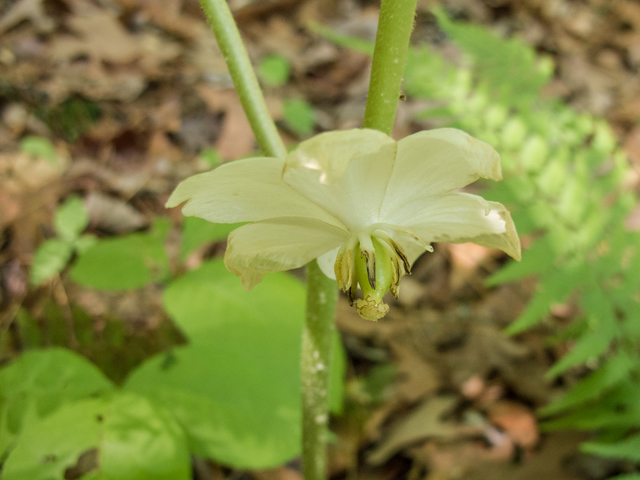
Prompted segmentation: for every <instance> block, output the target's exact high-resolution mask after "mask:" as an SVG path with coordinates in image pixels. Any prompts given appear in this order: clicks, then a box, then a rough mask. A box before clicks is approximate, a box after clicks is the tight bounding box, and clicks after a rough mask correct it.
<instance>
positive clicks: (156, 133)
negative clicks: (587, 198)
mask: <svg viewBox="0 0 640 480" xmlns="http://www.w3.org/2000/svg"><path fill="white" fill-rule="evenodd" d="M435 3H440V4H442V5H443V6H444V7H445V8H446V10H447V12H448V13H449V14H450V15H452V16H453V17H454V18H456V19H460V20H467V21H471V22H475V23H481V24H485V25H489V26H491V28H492V29H493V30H495V31H496V33H498V34H500V35H504V36H518V37H520V38H522V39H523V40H524V41H525V42H526V43H528V44H530V45H531V46H533V47H534V48H535V49H536V50H537V51H538V52H540V53H541V54H544V55H548V56H550V57H551V58H552V59H553V60H554V62H555V63H556V75H555V78H554V80H553V82H552V83H551V84H550V85H549V86H548V87H547V90H546V94H547V95H549V96H553V97H558V98H561V99H563V100H564V101H566V102H567V103H570V104H571V105H573V106H575V108H577V109H579V110H582V111H588V112H590V113H592V114H595V115H599V116H603V117H606V118H607V119H608V120H609V121H610V123H611V125H612V126H613V128H614V130H615V132H616V133H617V135H618V136H619V139H620V142H621V144H622V145H623V146H624V148H625V150H626V152H627V154H628V156H629V159H630V161H631V162H633V163H634V165H635V166H636V171H637V170H638V168H640V77H639V76H638V68H639V67H640V3H638V2H635V1H631V0H611V1H607V0H581V1H580V0H556V1H550V0H549V1H547V0H484V1H482V0H442V1H439V2H430V1H427V0H419V2H418V4H419V9H418V16H417V21H416V28H415V31H414V34H413V42H414V43H416V44H418V43H425V42H427V43H435V44H438V45H439V46H440V48H442V47H443V46H444V47H445V48H446V46H447V41H446V38H445V37H444V35H443V34H442V32H441V31H439V29H438V27H437V24H436V22H435V19H434V17H433V16H432V15H431V13H430V10H429V9H430V8H431V7H432V6H433V4H435ZM230 4H231V6H232V9H233V10H234V13H235V16H236V19H237V22H238V24H239V26H240V29H241V31H242V34H243V37H244V38H245V40H246V44H247V48H248V50H249V53H250V55H251V57H252V58H253V59H254V60H255V61H256V62H258V61H259V60H260V59H263V58H265V57H266V56H268V55H271V54H278V55H280V56H282V57H284V58H285V59H286V60H287V61H288V64H289V66H290V70H291V71H290V77H289V79H288V81H287V82H286V83H285V84H284V85H281V86H277V87H267V89H266V91H265V93H266V96H267V102H268V105H269V108H270V109H271V112H272V114H273V116H274V118H275V119H276V121H277V122H278V125H279V126H280V127H281V131H282V134H283V137H284V139H285V142H286V143H287V144H295V143H297V142H298V141H300V140H301V139H304V138H306V137H307V136H308V135H309V134H308V133H304V132H301V131H300V130H299V129H296V128H295V126H292V125H291V124H290V123H287V122H286V121H285V115H284V113H283V106H284V105H287V102H289V104H290V102H291V100H297V99H304V100H306V101H307V102H309V104H310V105H311V106H312V107H313V110H314V112H315V125H314V126H313V131H315V132H319V131H325V130H333V129H344V128H354V127H358V126H360V124H361V121H362V115H363V112H364V105H365V101H366V93H367V87H368V83H367V82H368V75H369V71H370V59H369V57H368V56H366V55H364V54H362V53H358V52H354V51H352V50H349V49H346V48H342V47H338V46H336V45H334V44H333V43H332V42H330V41H329V40H327V39H325V38H323V37H321V36H320V35H318V34H316V33H313V32H312V30H311V29H310V28H309V26H310V25H311V24H312V23H313V22H319V23H322V24H324V25H327V26H329V27H331V28H333V29H335V30H336V31H338V32H340V33H342V34H345V35H350V36H357V37H359V38H362V39H365V40H370V41H372V40H373V39H374V37H375V32H376V25H377V2H370V1H361V2H359V1H356V0H331V1H329V0H256V1H253V2H252V1H248V0H232V1H231V2H230ZM0 15H1V16H0V205H1V208H0V284H1V293H0V325H7V324H8V323H10V322H11V321H12V318H13V317H12V315H14V314H15V308H17V306H18V305H23V306H25V307H26V308H27V309H28V310H29V311H30V312H31V313H32V314H33V315H34V316H35V317H36V318H46V314H45V313H46V312H45V311H46V308H45V305H46V302H51V301H53V302H54V303H56V304H59V305H62V306H65V305H66V306H68V305H70V304H78V305H81V306H83V307H84V308H85V309H86V310H87V311H88V312H89V313H91V315H92V316H93V318H94V320H95V323H94V325H93V326H92V327H91V328H94V329H95V330H96V332H98V334H102V333H101V332H104V331H105V328H106V327H105V326H108V325H110V324H111V323H112V322H116V323H118V324H119V325H121V326H122V331H123V332H124V337H125V338H124V340H122V341H121V342H120V343H119V344H118V346H117V347H113V346H111V345H106V346H105V347H104V350H105V351H104V352H102V353H101V355H102V356H101V357H100V358H101V359H102V364H103V366H104V365H107V367H105V368H106V370H107V371H108V372H109V373H110V375H111V376H112V377H113V378H115V379H118V378H123V376H124V375H125V374H126V372H127V371H128V370H130V369H131V368H132V367H133V366H135V365H136V364H137V363H139V362H140V361H141V360H142V358H144V357H145V356H148V355H150V354H151V353H153V352H155V351H158V350H160V349H162V348H165V347H166V345H168V344H169V343H171V341H172V340H167V338H169V337H171V335H172V334H171V332H169V333H166V331H167V330H171V328H170V327H167V324H168V322H169V320H168V318H166V314H165V313H163V311H162V308H161V300H160V290H159V289H157V288H153V287H149V288H145V289H141V290H137V291H134V292H126V293H108V294H107V293H99V292H96V291H93V290H88V289H82V288H78V287H76V286H73V285H70V284H69V283H71V282H66V280H64V279H59V280H56V281H53V282H50V283H48V284H47V285H46V286H44V287H41V288H38V289H33V288H31V287H30V286H29V284H28V270H29V266H30V264H31V262H32V259H33V255H34V252H35V249H36V248H37V246H38V245H39V244H40V243H41V242H42V241H43V240H44V239H45V238H48V237H50V236H51V232H52V227H51V225H52V215H53V212H54V210H55V207H56V205H57V204H58V203H59V202H60V201H61V200H62V199H64V198H65V197H67V196H68V195H69V194H71V193H76V194H79V195H80V196H82V197H83V198H84V199H85V201H86V206H87V209H88V211H89V216H90V230H91V231H92V232H93V233H95V234H97V235H100V236H107V235H122V234H125V233H127V232H131V231H136V230H139V229H144V228H146V227H148V226H149V225H150V223H151V221H152V220H153V219H154V218H155V217H157V216H169V217H170V218H171V220H172V221H173V222H174V224H175V225H178V224H179V223H180V221H181V214H180V212H179V209H173V210H171V211H167V210H166V209H165V208H164V203H165V202H166V200H167V198H168V195H169V194H170V192H171V190H172V189H173V188H174V187H175V185H176V184H177V182H178V181H180V180H181V179H184V178H185V177H187V176H189V175H191V174H193V173H196V172H199V171H203V170H206V169H207V168H208V166H209V164H208V163H207V161H206V160H205V159H203V156H202V152H203V151H206V150H207V149H210V148H212V147H214V148H215V151H216V152H217V154H218V155H219V157H220V159H221V160H222V161H229V160H233V159H237V158H240V157H243V156H249V155H251V154H252V153H254V152H255V151H256V144H255V138H254V136H253V134H252V132H251V129H250V127H249V125H248V123H247V121H246V119H245V117H244V113H243V111H242V108H241V106H240V103H239V101H238V98H237V95H236V94H235V92H234V90H233V88H232V86H231V80H230V77H229V75H228V73H227V70H226V67H225V64H224V60H223V58H222V56H221V54H220V52H219V50H218V48H217V46H216V43H215V39H214V37H213V35H212V33H211V31H210V29H209V28H208V26H207V24H206V22H205V20H204V16H203V14H202V12H201V10H200V7H199V4H198V2H197V1H195V0H13V1H11V0H10V1H7V0H3V3H1V4H0ZM416 108H417V105H416V104H415V103H414V102H413V101H412V99H411V98H408V99H407V101H405V102H401V105H400V107H399V111H398V117H397V121H396V125H395V128H394V136H395V137H396V138H401V137H403V136H405V135H408V134H410V133H413V132H414V131H416V130H417V129H418V125H417V124H416V123H414V121H413V117H412V115H413V113H415V111H416ZM26 135H37V136H42V137H46V138H49V139H50V140H51V141H52V142H53V143H54V145H55V147H56V149H57V151H58V155H59V156H60V157H61V158H64V159H66V160H65V162H62V163H63V165H61V164H59V165H56V166H53V165H51V164H47V163H46V162H45V161H43V162H42V163H41V164H37V165H34V164H32V163H28V164H27V163H25V162H23V161H21V158H22V157H21V155H22V154H21V153H20V147H19V144H20V139H21V138H23V137H24V136H26ZM638 217H640V215H638ZM635 221H637V222H640V219H637V220H635ZM171 238H172V237H169V242H171ZM175 248H177V247H175ZM223 251H224V244H218V245H214V246H211V247H209V248H206V249H199V250H198V251H196V252H195V253H194V254H192V256H191V257H190V259H189V262H191V264H193V265H197V264H199V263H200V262H201V261H202V259H203V258H205V257H207V256H211V255H221V254H222V253H223ZM502 261H503V257H502V256H501V255H500V254H497V253H495V252H493V251H489V250H487V249H484V248H482V247H477V246H475V245H471V244H464V245H438V246H437V248H436V251H435V253H434V254H431V255H425V256H423V257H422V258H421V259H420V260H419V261H418V263H417V264H416V265H415V268H414V271H413V274H412V275H411V277H407V278H405V279H403V283H402V290H403V291H402V296H401V297H400V300H398V302H397V304H396V306H395V308H392V311H391V313H390V314H389V316H388V319H385V320H384V321H381V322H379V323H377V324H373V323H367V322H364V321H362V320H361V319H359V318H358V316H357V315H356V314H355V313H354V311H353V310H352V309H350V308H349V307H348V306H347V303H346V300H345V299H344V298H341V299H340V302H339V308H338V320H337V322H338V327H339V329H340V332H341V334H342V338H343V342H344V345H345V347H346V351H347V353H348V358H349V367H348V379H347V389H346V392H347V394H346V396H347V399H346V407H345V412H344V414H343V415H342V416H341V417H339V418H336V419H334V422H333V425H332V427H333V430H334V431H335V432H336V434H337V439H336V442H335V443H334V444H332V445H331V446H330V470H331V474H332V476H334V477H335V478H348V479H355V478H363V479H370V480H377V479H380V480H390V479H393V478H409V479H421V478H426V479H428V480H449V479H457V478H464V479H465V480H484V479H486V480H489V479H507V478H508V479H510V480H537V479H540V478H547V479H549V480H571V479H574V480H578V479H584V480H600V479H605V478H608V477H609V476H611V475H613V474H616V473H620V472H622V471H625V469H626V468H627V466H626V465H624V464H622V463H620V462H615V461H605V460H601V459H596V458H593V457H589V456H586V455H582V454H580V453H579V452H578V450H577V448H578V447H577V446H578V444H579V443H580V442H581V441H583V440H585V439H586V438H588V435H586V434H583V433H575V432H549V433H541V432H540V429H539V425H538V420H537V418H536V415H535V410H536V408H538V407H540V406H542V405H545V404H546V403H548V402H549V401H550V399H552V398H554V397H556V396H557V395H559V394H560V393H562V392H563V391H564V390H565V389H566V387H567V384H568V383H570V382H571V378H568V379H564V380H563V381H559V382H554V383H550V382H549V381H547V380H546V379H545V376H544V374H545V371H546V370H547V369H548V368H549V366H550V365H551V364H552V363H553V362H554V361H555V360H556V359H557V358H559V356H560V355H562V353H563V352H564V351H566V349H567V348H569V346H568V345H565V344H559V345H554V346H550V345H549V344H548V343H547V342H546V341H545V340H546V333H547V331H546V330H545V329H544V328H539V329H534V330H531V331H530V332H529V333H526V334H524V335H521V336H519V337H517V338H507V337H505V336H504V335H503V334H502V333H501V330H502V329H503V328H504V327H505V326H506V325H508V324H509V323H510V322H512V321H513V320H514V319H515V318H517V316H518V315H519V313H520V312H521V310H522V308H523V307H524V306H525V305H526V302H527V299H528V297H529V295H530V292H531V289H532V288H533V287H534V285H535V284H534V283H533V282H520V283H515V284H510V285H505V286H502V287H498V288H488V287H486V286H485V285H484V279H485V278H486V277H487V276H488V275H489V274H490V273H491V272H493V271H495V270H496V269H497V268H498V267H499V265H500V264H501V262H502ZM12 312H13V313H12ZM43 312H44V313H43ZM575 313H576V311H575V307H574V306H573V305H571V304H566V305H556V306H554V308H553V318H552V321H553V322H558V323H561V324H566V323H568V322H569V321H570V320H571V319H572V318H573V316H574V315H575ZM43 322H44V320H43ZM44 324H46V322H44ZM45 330H46V328H45ZM49 330H50V332H49V334H48V335H49V337H48V340H47V341H48V342H49V343H52V344H55V343H56V340H55V339H53V338H52V334H51V329H49ZM65 342H66V343H68V344H72V343H73V339H66V340H65V339H63V340H62V341H60V342H58V343H65ZM18 351H19V346H18V345H16V344H15V343H14V345H12V346H9V347H8V348H5V349H4V350H3V351H1V352H0V362H4V361H7V360H9V359H11V358H13V357H14V356H15V355H16V354H17V352H18ZM389 365H392V367H389ZM362 379H366V381H363V380H362ZM197 467H198V468H197V475H198V477H199V478H200V479H202V480H204V479H209V478H223V477H227V476H229V475H234V477H233V478H236V479H237V478H239V476H244V475H247V476H252V477H253V478H256V479H259V480H262V479H264V480H267V479H268V480H285V479H291V480H293V479H299V478H301V476H300V473H299V471H298V469H297V465H296V463H295V462H294V463H292V464H290V465H289V466H287V467H283V468H280V469H277V470H272V471H265V472H239V473H233V474H232V473H230V472H229V471H228V470H227V469H222V468H221V467H219V466H216V465H214V464H210V463H205V462H202V463H197Z"/></svg>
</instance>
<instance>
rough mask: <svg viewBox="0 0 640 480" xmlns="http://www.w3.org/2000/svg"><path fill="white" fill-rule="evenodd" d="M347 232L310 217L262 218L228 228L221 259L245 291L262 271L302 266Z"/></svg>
mask: <svg viewBox="0 0 640 480" xmlns="http://www.w3.org/2000/svg"><path fill="white" fill-rule="evenodd" d="M348 236H349V234H348V232H347V231H346V230H344V229H342V228H338V227H336V226H333V225H330V224H328V223H325V222H322V221H320V220H316V219H312V218H303V217H285V218H273V219H269V220H263V221H260V222H256V223H252V224H250V225H244V226H242V227H240V228H238V229H236V230H234V231H233V232H231V235H229V240H228V247H227V252H226V254H225V257H224V263H225V265H226V266H227V269H228V270H229V271H230V272H232V273H234V274H236V275H237V276H238V277H240V280H241V281H242V286H243V287H244V288H245V289H246V290H247V291H248V290H251V289H252V288H253V287H254V286H255V285H257V284H258V283H260V281H262V277H264V275H265V274H267V273H271V272H280V271H283V270H289V269H292V268H298V267H302V266H303V265H306V264H307V263H309V262H310V261H311V260H313V259H314V258H318V257H319V256H321V255H323V254H324V253H326V252H328V251H330V250H333V249H335V248H336V247H338V246H339V245H342V244H343V243H344V242H345V241H346V240H347V238H348Z"/></svg>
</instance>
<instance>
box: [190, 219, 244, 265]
mask: <svg viewBox="0 0 640 480" xmlns="http://www.w3.org/2000/svg"><path fill="white" fill-rule="evenodd" d="M242 225H244V223H211V222H207V221H206V220H203V219H202V218H198V217H185V218H184V223H183V224H182V248H181V250H180V258H182V260H183V261H184V260H185V259H186V258H187V257H188V256H189V254H190V253H191V252H193V251H194V250H195V249H196V248H198V247H199V246H201V245H204V244H205V243H212V242H217V241H219V240H223V239H225V238H227V236H228V235H229V233H231V232H232V231H233V230H235V229H236V228H238V227H241V226H242Z"/></svg>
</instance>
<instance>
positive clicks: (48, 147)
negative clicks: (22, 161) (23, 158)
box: [20, 135, 58, 163]
mask: <svg viewBox="0 0 640 480" xmlns="http://www.w3.org/2000/svg"><path fill="white" fill-rule="evenodd" d="M20 151H21V152H23V153H26V154H28V155H32V156H34V157H40V158H44V159H45V160H48V161H49V162H51V163H55V162H56V159H57V155H58V154H57V153H56V148H55V147H54V146H53V144H52V143H51V142H50V141H49V140H48V139H46V138H44V137H37V136H35V135H29V136H26V137H24V138H23V139H22V140H20Z"/></svg>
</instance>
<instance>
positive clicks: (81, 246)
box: [73, 235, 98, 255]
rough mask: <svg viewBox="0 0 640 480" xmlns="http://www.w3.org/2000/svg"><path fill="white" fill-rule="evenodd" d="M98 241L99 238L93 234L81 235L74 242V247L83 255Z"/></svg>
mask: <svg viewBox="0 0 640 480" xmlns="http://www.w3.org/2000/svg"><path fill="white" fill-rule="evenodd" d="M96 243H98V239H97V238H96V237H94V236H93V235H81V236H80V237H79V238H77V239H76V241H75V242H73V248H75V249H76V251H77V252H78V254H79V255H82V254H83V253H85V252H86V251H87V250H89V249H90V248H91V247H93V246H94V245H95V244H96Z"/></svg>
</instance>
